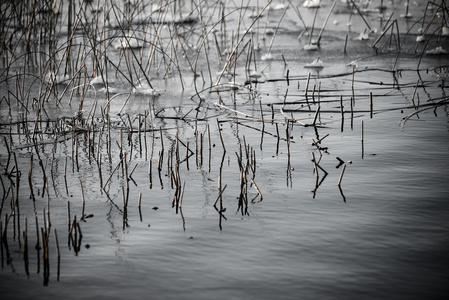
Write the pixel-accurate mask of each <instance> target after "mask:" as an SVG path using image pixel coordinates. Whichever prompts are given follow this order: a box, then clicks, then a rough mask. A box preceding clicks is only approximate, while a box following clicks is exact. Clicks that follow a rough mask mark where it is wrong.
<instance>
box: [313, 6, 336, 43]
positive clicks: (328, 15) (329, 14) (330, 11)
mask: <svg viewBox="0 0 449 300" xmlns="http://www.w3.org/2000/svg"><path fill="white" fill-rule="evenodd" d="M336 3H337V0H335V1H334V2H333V3H332V6H331V9H330V10H329V12H328V14H327V16H326V19H325V20H324V23H323V27H321V31H320V33H319V34H318V39H317V41H316V43H317V44H318V45H319V44H320V40H321V36H322V35H323V32H324V28H325V27H326V24H327V22H328V21H329V17H330V16H331V13H332V11H333V10H334V7H335V4H336Z"/></svg>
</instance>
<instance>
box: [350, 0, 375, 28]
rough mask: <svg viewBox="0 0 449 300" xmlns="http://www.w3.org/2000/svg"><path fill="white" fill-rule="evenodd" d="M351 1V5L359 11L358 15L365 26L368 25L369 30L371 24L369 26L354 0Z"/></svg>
mask: <svg viewBox="0 0 449 300" xmlns="http://www.w3.org/2000/svg"><path fill="white" fill-rule="evenodd" d="M351 3H352V5H353V7H355V9H356V10H357V12H358V13H359V15H360V17H362V20H363V22H365V24H366V26H367V27H368V29H369V30H370V31H371V30H372V29H371V26H369V24H368V22H367V21H366V19H365V17H364V16H363V14H362V12H361V11H360V9H359V7H358V6H357V5H355V3H354V0H351Z"/></svg>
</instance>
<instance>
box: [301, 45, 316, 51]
mask: <svg viewBox="0 0 449 300" xmlns="http://www.w3.org/2000/svg"><path fill="white" fill-rule="evenodd" d="M317 49H318V46H317V45H315V44H307V45H305V46H304V50H307V51H314V50H317Z"/></svg>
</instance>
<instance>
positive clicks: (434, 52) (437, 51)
mask: <svg viewBox="0 0 449 300" xmlns="http://www.w3.org/2000/svg"><path fill="white" fill-rule="evenodd" d="M426 54H429V55H439V54H447V51H446V50H444V49H443V47H441V46H439V47H436V48H435V49H432V50H427V51H426Z"/></svg>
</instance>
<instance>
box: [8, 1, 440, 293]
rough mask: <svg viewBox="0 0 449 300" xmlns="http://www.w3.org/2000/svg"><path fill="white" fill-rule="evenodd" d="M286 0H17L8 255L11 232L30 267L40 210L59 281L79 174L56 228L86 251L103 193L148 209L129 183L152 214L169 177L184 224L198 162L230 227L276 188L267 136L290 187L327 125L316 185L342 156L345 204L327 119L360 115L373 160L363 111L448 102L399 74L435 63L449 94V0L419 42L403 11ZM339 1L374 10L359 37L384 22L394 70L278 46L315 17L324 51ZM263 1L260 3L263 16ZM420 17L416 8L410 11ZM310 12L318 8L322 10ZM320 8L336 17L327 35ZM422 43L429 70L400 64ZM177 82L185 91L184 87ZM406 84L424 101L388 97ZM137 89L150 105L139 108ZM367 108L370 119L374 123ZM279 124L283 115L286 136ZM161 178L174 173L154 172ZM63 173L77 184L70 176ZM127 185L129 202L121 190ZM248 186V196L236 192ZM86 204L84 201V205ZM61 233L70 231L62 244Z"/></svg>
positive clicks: (11, 48) (315, 164)
mask: <svg viewBox="0 0 449 300" xmlns="http://www.w3.org/2000/svg"><path fill="white" fill-rule="evenodd" d="M284 2H285V3H286V5H285V6H283V7H282V9H278V10H276V9H275V8H274V6H273V4H274V3H273V2H272V1H264V4H263V5H262V4H261V5H260V6H259V5H257V6H255V4H254V1H241V2H240V5H231V4H230V3H228V2H225V1H213V3H209V2H206V1H165V2H164V1H143V0H137V1H128V2H123V3H122V2H120V3H116V2H110V1H102V0H93V1H77V0H70V1H28V2H27V1H21V2H17V1H5V2H2V4H1V5H2V6H1V14H2V16H1V20H2V21H1V24H0V36H1V43H0V45H1V55H2V59H1V62H0V86H1V100H0V106H1V112H2V113H1V119H0V121H1V124H0V134H1V135H2V145H1V147H2V148H1V149H2V153H1V155H0V157H1V166H0V167H1V169H2V174H1V176H0V179H1V184H2V205H1V208H0V217H1V219H0V220H1V222H0V233H1V238H0V240H1V247H0V248H1V264H2V267H3V266H4V265H5V264H9V263H11V251H10V247H11V246H10V244H9V242H14V243H15V244H17V245H15V247H18V248H19V250H20V251H19V252H20V253H21V255H22V256H23V260H24V263H25V266H26V272H27V273H29V261H30V256H31V255H32V254H31V253H30V252H31V251H30V250H31V247H30V245H31V244H30V241H31V240H32V239H31V236H34V234H31V231H30V232H28V226H30V228H31V226H33V224H31V223H30V222H29V221H28V218H29V220H33V219H34V223H35V224H34V226H35V228H36V234H35V237H34V239H35V241H36V244H35V247H34V248H35V250H36V254H37V258H38V262H37V266H38V272H40V271H41V270H40V266H41V259H42V268H43V271H42V273H43V278H44V284H45V285H47V284H48V283H49V281H50V279H49V278H50V264H53V263H54V257H56V258H57V262H56V263H57V270H58V272H57V278H58V280H59V270H60V263H61V253H65V252H64V250H63V249H61V248H62V247H61V248H60V245H59V241H58V235H57V229H56V228H53V229H54V231H53V233H54V237H51V228H52V227H53V226H54V225H53V223H52V220H53V218H54V217H55V214H54V213H52V211H53V209H54V208H53V207H54V206H52V205H58V204H57V203H56V204H54V202H56V201H55V200H56V199H60V198H63V199H68V198H69V194H70V193H73V191H72V192H69V189H72V190H73V189H74V188H73V182H72V181H73V180H75V181H76V182H77V183H76V185H77V186H79V188H77V190H79V192H80V193H79V196H80V198H81V199H80V201H79V202H78V204H75V203H77V201H78V200H75V199H73V200H72V201H68V200H66V203H67V224H57V225H58V226H66V225H67V231H66V232H65V231H62V232H63V233H64V232H65V234H66V235H67V236H66V238H67V247H66V248H67V249H69V250H70V251H73V252H74V253H75V255H78V253H79V252H80V251H82V244H83V241H82V240H83V234H82V231H81V228H82V226H84V224H85V223H87V224H86V225H88V221H89V218H92V217H94V215H93V214H92V213H90V212H89V209H90V207H89V200H92V198H93V197H94V196H92V194H93V193H99V194H101V195H105V197H107V199H108V202H109V203H110V204H111V207H113V208H114V209H115V210H116V211H117V212H118V213H119V214H120V215H121V216H122V217H123V227H122V230H126V229H127V228H128V227H129V226H130V225H129V223H130V222H131V221H134V220H129V219H128V218H129V216H130V215H131V214H130V215H129V214H128V213H129V212H131V210H132V209H134V207H132V203H131V202H130V201H129V198H130V194H132V192H133V191H135V190H137V191H138V195H139V198H138V204H137V208H138V211H139V220H140V222H142V220H143V219H144V218H145V215H144V212H145V210H141V208H143V207H146V206H147V205H146V203H145V201H146V198H148V197H145V195H146V194H150V193H151V191H152V190H154V189H156V188H160V189H164V188H165V189H167V188H168V189H169V190H170V191H171V192H170V193H172V194H171V203H170V204H171V207H172V208H173V209H174V212H175V214H176V215H178V214H179V215H180V216H181V217H182V220H183V229H184V230H185V225H186V222H185V219H184V216H183V213H182V207H183V206H184V207H185V206H187V205H189V203H188V202H183V199H184V197H185V195H184V192H186V193H189V192H191V187H190V188H189V176H192V175H191V173H194V172H195V170H201V171H202V172H206V173H208V174H217V173H218V179H214V180H216V181H217V191H216V197H217V198H216V201H215V202H214V205H213V206H214V208H215V210H216V212H217V214H218V219H219V221H218V226H219V229H220V230H222V229H223V224H222V222H223V221H226V220H227V217H226V216H225V212H226V206H230V205H234V206H235V208H236V212H237V213H239V214H240V215H241V216H250V215H251V205H258V204H257V203H259V202H261V201H262V200H264V201H268V200H267V198H268V197H267V196H266V194H265V193H264V181H263V178H260V177H256V171H257V170H258V164H259V161H258V158H259V157H258V156H259V155H264V154H265V153H266V152H263V151H262V150H265V149H267V148H268V149H270V148H269V147H268V146H267V145H270V144H273V145H276V147H275V148H276V149H275V150H272V151H273V153H270V155H273V156H279V153H280V152H282V151H283V153H285V163H286V170H287V176H286V177H287V180H286V188H291V187H292V185H293V176H292V170H293V169H294V165H295V163H296V161H295V159H296V158H295V156H294V154H295V151H297V150H296V148H295V147H296V145H297V143H299V142H298V141H299V140H300V139H301V138H302V137H301V138H298V136H300V134H301V133H299V132H304V131H307V132H311V133H312V135H313V136H314V138H311V140H308V141H305V143H306V144H307V145H308V147H309V149H308V150H310V153H311V162H312V166H310V175H311V176H312V177H314V180H315V184H314V186H313V190H312V197H313V198H315V197H316V194H317V191H318V189H319V187H320V186H321V185H322V184H323V182H324V181H325V179H326V177H327V176H331V174H332V173H334V172H331V171H327V170H326V165H327V164H328V163H327V162H328V161H329V160H330V159H329V157H332V161H334V159H335V158H336V159H337V161H338V162H339V164H338V165H337V168H339V167H340V166H343V167H342V169H341V171H340V174H339V179H338V183H337V185H336V187H338V189H339V191H340V193H341V196H342V197H343V200H344V201H345V202H346V200H347V199H346V197H345V195H344V194H343V191H342V188H341V186H342V185H343V183H344V180H343V175H344V174H345V171H346V167H347V166H348V170H347V171H346V172H351V170H350V167H349V165H350V163H349V162H346V161H344V160H342V159H341V158H339V157H338V156H337V157H335V155H333V154H330V153H331V150H332V149H330V146H328V145H326V141H327V140H326V138H327V137H328V136H329V134H325V132H326V128H327V127H329V126H332V125H333V123H335V122H338V121H337V119H338V120H340V121H339V127H338V129H339V130H340V133H343V132H344V130H345V125H346V124H345V122H347V121H349V122H350V130H351V131H352V130H354V127H357V126H358V125H357V124H360V132H361V158H362V159H363V158H364V157H365V151H366V150H367V149H366V148H368V147H369V143H366V144H365V141H369V135H367V134H366V133H365V132H364V126H365V125H364V124H365V123H364V120H361V122H360V123H356V125H354V119H358V118H364V117H366V116H369V119H375V117H376V114H382V113H385V112H388V111H395V110H397V111H399V110H405V109H413V110H414V111H412V113H410V114H409V115H408V116H406V117H404V118H403V119H402V121H401V126H402V127H403V126H405V123H406V121H407V120H409V119H411V118H413V117H414V116H416V115H418V114H419V113H421V112H423V111H426V110H429V109H433V110H435V111H436V110H437V108H439V107H446V106H447V104H448V102H449V100H448V98H447V96H445V95H443V96H441V97H433V96H432V97H430V96H428V95H427V99H426V102H424V101H423V97H426V96H425V95H426V87H428V86H429V85H431V84H432V83H430V82H425V81H423V80H421V79H420V80H418V81H416V82H415V81H413V82H406V83H403V82H402V83H401V84H399V83H398V79H397V78H398V77H401V74H402V72H411V71H413V72H416V74H417V76H418V77H420V76H419V74H420V72H428V71H435V72H437V73H438V74H439V75H440V76H441V78H443V79H441V81H442V82H443V87H442V90H443V91H444V80H445V79H447V70H446V69H445V67H444V66H441V67H438V68H434V69H432V70H429V69H420V65H421V61H422V58H423V57H424V56H425V55H428V54H429V55H430V54H438V53H434V52H438V51H441V52H442V51H444V48H443V46H446V45H447V42H445V39H447V38H445V37H444V34H443V32H444V33H445V32H446V30H447V17H448V8H447V6H446V3H445V1H441V2H428V3H427V6H426V9H425V11H424V14H423V15H422V16H421V17H420V18H418V19H417V20H415V21H414V24H413V26H411V28H417V27H418V26H420V28H421V29H420V31H419V32H420V33H419V35H415V36H416V41H415V42H414V43H413V47H411V48H413V49H412V50H411V48H410V39H413V38H414V37H415V36H413V34H412V31H411V29H409V30H407V31H403V30H404V29H403V28H402V26H401V23H402V20H401V18H400V17H399V16H397V17H398V18H395V17H393V15H392V14H390V16H389V18H388V19H387V20H386V22H385V20H384V18H385V16H383V15H382V14H381V13H382V11H380V15H379V18H380V19H381V23H382V25H383V26H382V27H381V28H380V29H381V30H379V32H376V31H375V30H374V24H373V23H371V22H372V18H369V15H368V13H367V11H369V9H370V7H361V4H360V3H359V2H356V1H352V0H351V1H347V3H346V4H342V3H338V2H337V1H334V2H332V4H331V5H330V6H327V9H326V12H325V13H324V19H323V20H322V18H323V16H321V14H320V15H319V13H320V12H321V10H322V9H323V8H321V7H319V8H313V13H310V11H308V17H309V18H308V19H305V18H303V16H304V15H305V14H306V11H304V9H301V10H300V8H299V7H297V5H296V4H294V3H293V2H292V1H284ZM257 3H258V4H259V1H258V2H257ZM369 5H373V4H372V3H371V2H370V3H368V6H369ZM407 8H408V6H407ZM337 10H338V11H340V12H342V11H343V12H344V11H348V12H350V13H349V20H348V23H350V22H351V20H352V18H360V19H361V20H362V24H364V25H365V26H366V29H364V31H363V34H362V35H361V38H360V39H361V40H363V39H364V37H365V36H366V35H369V34H371V35H374V36H375V37H376V38H375V40H374V42H373V43H372V44H370V47H371V48H372V49H373V52H374V53H375V54H373V55H386V56H391V55H392V56H394V63H393V64H392V65H393V67H392V68H391V69H388V70H385V69H384V70H374V68H371V69H369V68H368V69H362V68H357V64H358V63H363V62H365V61H366V60H368V59H369V58H367V57H366V56H363V57H361V58H358V59H356V60H353V61H351V62H350V65H351V66H352V68H351V69H346V70H343V71H342V72H340V73H338V74H335V73H334V74H331V75H324V76H322V75H320V74H319V71H317V70H319V69H320V67H322V66H320V65H319V64H318V62H319V59H318V60H316V61H315V62H316V63H315V64H313V63H312V64H311V66H310V67H312V69H311V70H310V69H308V70H310V71H307V75H305V74H304V72H298V71H296V70H295V69H294V68H290V64H291V62H290V61H291V60H293V59H295V58H294V57H293V56H292V55H287V54H286V53H283V51H284V50H282V47H280V48H281V49H280V48H278V47H277V42H278V41H279V39H280V36H281V35H282V34H285V31H286V28H288V27H289V26H290V25H291V24H290V23H288V22H289V20H290V21H291V20H292V19H293V20H295V21H297V22H299V21H300V24H302V25H301V26H302V27H303V28H301V29H300V28H298V29H297V30H295V32H294V33H295V34H297V36H299V41H298V43H301V44H304V47H303V49H301V51H305V52H307V53H310V52H312V51H315V50H318V49H319V48H320V47H325V46H324V45H325V44H326V39H330V38H331V36H330V35H327V34H326V33H327V32H326V30H329V27H330V26H329V24H328V22H329V20H330V18H331V17H332V16H333V14H335V12H336V11H337ZM251 11H253V12H254V13H253V14H251V18H250V19H249V16H250V12H251ZM409 14H410V12H409V11H406V12H405V15H404V16H405V17H404V18H409ZM311 15H313V20H312V21H311V22H309V19H310V16H311ZM317 16H320V17H319V18H320V20H322V21H323V25H322V27H321V30H320V31H319V34H318V36H316V39H314V37H315V36H314V32H315V30H314V29H315V28H314V27H315V22H316V21H317V19H316V18H317ZM271 23H273V24H275V25H272V26H270V25H269V24H271ZM228 27H230V28H233V29H232V30H229V29H228ZM268 31H270V32H268ZM296 31H298V32H296ZM287 34H289V33H287ZM270 35H271V39H269V38H268V37H269V36H270ZM306 35H308V37H307V36H306ZM268 40H270V42H269V43H266V42H267V41H268ZM263 41H266V42H265V43H264V42H263ZM357 42H359V40H354V39H353V38H352V37H351V38H348V35H346V36H345V39H344V45H343V44H342V47H341V49H340V50H339V51H340V52H341V53H342V55H347V53H349V52H350V51H352V50H351V49H352V47H357V45H355V44H356V43H357ZM279 43H281V42H279ZM354 45H355V46H354ZM431 47H435V48H431ZM261 48H263V51H264V54H262V53H261V52H260V49H261ZM265 51H266V52H265ZM410 53H413V55H415V57H417V58H418V59H419V60H418V63H417V64H416V68H415V69H413V70H402V69H400V68H399V65H400V62H401V57H403V56H405V55H410ZM273 57H275V58H273ZM281 58H282V60H281ZM273 60H277V62H282V65H283V66H284V70H283V72H284V73H283V74H285V75H283V76H281V77H267V76H266V74H265V73H264V71H263V70H264V67H263V66H264V65H266V64H268V63H270V62H272V61H273ZM287 67H288V68H287ZM373 71H375V72H377V73H378V75H379V74H380V75H379V77H383V78H386V80H385V81H380V82H377V81H367V79H366V78H367V76H364V75H365V74H366V73H368V72H373ZM335 82H337V83H338V90H336V89H335V88H334V85H335ZM264 84H273V85H274V84H275V85H276V88H278V87H281V88H279V89H278V91H277V92H274V93H273V92H269V93H267V92H263V91H262V90H263V85H264ZM173 86H176V89H177V91H176V92H173V91H171V90H172V89H173ZM261 86H262V87H261ZM295 86H296V87H297V88H295ZM367 86H368V87H369V91H368V90H367ZM303 87H304V88H303ZM385 89H387V92H385ZM394 89H397V90H399V91H400V92H401V93H404V95H405V96H404V97H405V98H406V99H408V100H410V101H409V104H407V105H404V104H401V105H394V104H392V105H391V106H389V108H383V107H384V106H380V105H378V102H379V101H382V99H385V98H388V97H390V91H391V90H394ZM181 92H182V94H183V95H182V96H181V97H180V98H182V101H188V102H187V104H186V102H183V104H179V103H177V104H176V105H172V103H170V99H168V98H170V97H172V96H173V95H177V93H181ZM166 94H168V96H167V97H165V95H166ZM443 94H444V93H443ZM420 95H421V96H420ZM133 101H134V102H138V101H141V102H144V103H145V104H144V105H140V106H139V105H137V108H136V107H135V106H133V105H134V104H133ZM162 101H166V102H167V103H166V104H165V103H163V104H161V102H162ZM142 107H143V109H142ZM378 107H382V108H378ZM348 108H350V110H348ZM365 120H366V121H367V126H369V125H368V121H369V120H368V119H365ZM346 127H347V126H346ZM183 128H184V129H183ZM236 128H237V129H236ZM238 128H245V132H246V133H247V136H248V134H249V135H251V136H252V137H254V136H257V140H260V144H259V145H258V147H254V148H253V147H252V146H250V145H249V143H248V142H247V138H246V137H245V135H244V134H243V135H241V134H239V133H238ZM279 128H284V129H285V134H284V133H282V134H281V131H280V129H279ZM368 128H369V127H368ZM302 130H304V131H302ZM230 131H233V132H235V133H233V134H229V132H230ZM259 136H260V139H259ZM253 141H254V139H251V142H252V143H253ZM206 143H207V148H206ZM216 145H221V146H220V147H217V146H216ZM257 148H259V149H260V151H256V149H257ZM265 151H271V150H265ZM230 153H231V154H230ZM216 160H219V162H217V161H216ZM226 160H227V161H228V163H226ZM193 161H194V162H193ZM309 163H310V162H309ZM92 165H93V166H92ZM93 169H95V170H94V172H93V171H92V170H93ZM142 169H144V171H143V173H144V174H146V175H147V176H148V178H145V182H146V184H145V189H144V188H143V187H142V185H141V180H140V179H141V178H138V175H135V174H142V172H140V171H141V170H142ZM155 172H156V173H155ZM214 172H215V173H214ZM225 172H231V173H233V174H238V175H235V177H236V178H237V177H238V180H235V182H224V177H223V173H225ZM24 174H27V179H26V180H27V182H26V183H25V184H24V183H23V182H22V179H23V178H22V177H23V175H24ZM133 175H135V176H133ZM337 175H338V174H337ZM347 176H348V175H347ZM156 177H157V178H158V179H159V180H157V179H156V180H154V179H155V178H156ZM214 177H215V175H214ZM259 178H260V181H259ZM59 182H64V186H63V189H61V185H60V183H59ZM186 186H187V188H186ZM24 191H26V192H27V193H29V195H25V193H24ZM120 192H121V197H122V204H118V203H119V201H118V200H117V194H120ZM263 193H264V195H265V198H264V197H263ZM27 197H28V198H29V199H27ZM233 197H234V198H236V199H237V201H232V200H230V199H234V198H233ZM30 203H31V204H30ZM43 203H44V204H43ZM79 203H81V207H80V208H81V211H80V212H79V213H78V214H76V213H75V212H74V210H75V209H77V208H79ZM23 206H27V207H29V206H31V207H32V209H31V211H34V218H32V215H30V216H28V217H23V216H22V214H21V211H22V210H23ZM37 208H39V209H42V215H41V214H40V213H39V219H40V218H41V217H42V220H38V213H37V211H40V210H38V209H37ZM28 210H30V209H28ZM77 215H78V216H77ZM11 226H12V228H11ZM58 228H60V227H58ZM59 232H60V233H61V231H59ZM50 243H54V244H55V247H54V248H53V250H52V248H51V247H52V246H50ZM54 251H56V253H54ZM55 254H56V255H55ZM40 255H42V257H41V256H40Z"/></svg>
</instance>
